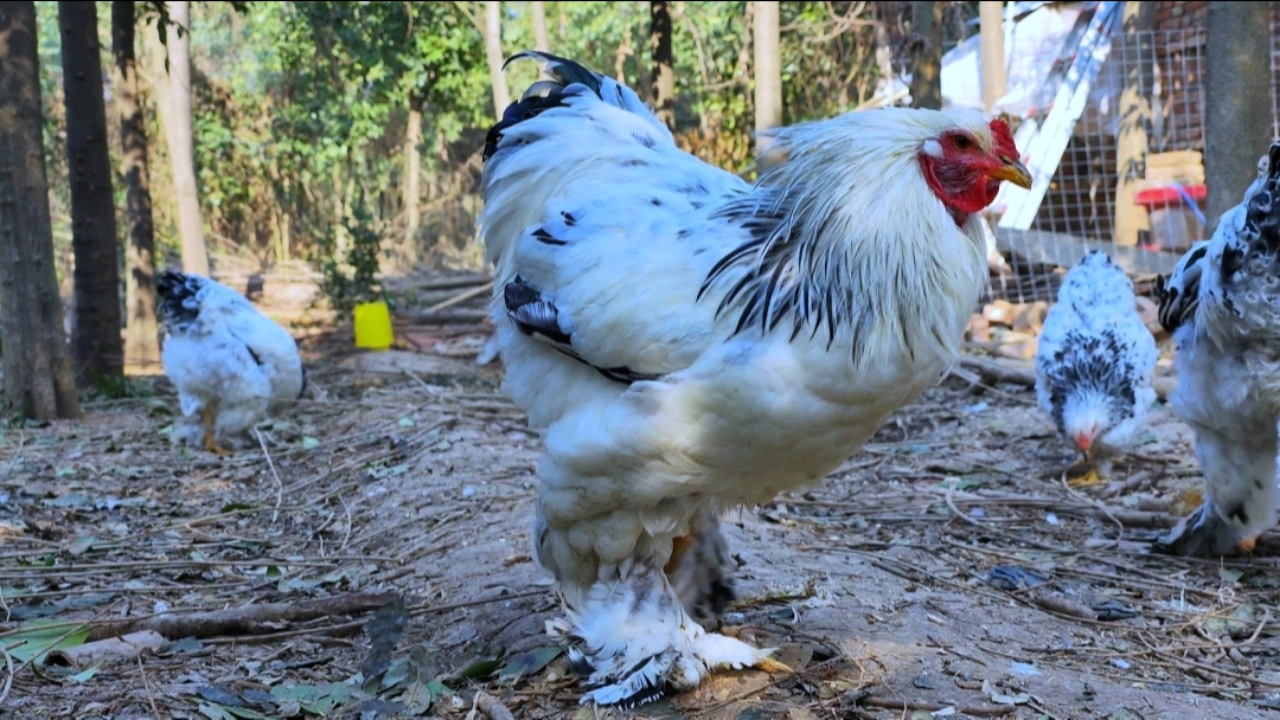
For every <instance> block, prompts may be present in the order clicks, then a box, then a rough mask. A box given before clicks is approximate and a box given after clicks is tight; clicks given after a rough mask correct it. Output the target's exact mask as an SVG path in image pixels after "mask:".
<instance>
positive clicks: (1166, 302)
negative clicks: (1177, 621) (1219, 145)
mask: <svg viewBox="0 0 1280 720" xmlns="http://www.w3.org/2000/svg"><path fill="white" fill-rule="evenodd" d="M1157 290H1158V293H1159V296H1160V322H1161V324H1162V325H1164V328H1165V329H1166V330H1168V331H1169V332H1170V333H1171V334H1172V335H1173V341H1174V366H1175V367H1176V368H1177V371H1178V384H1177V387H1176V389H1175V390H1174V392H1173V393H1172V395H1171V396H1170V407H1171V408H1172V409H1173V412H1174V414H1175V415H1177V416H1178V417H1179V418H1181V419H1182V420H1183V421H1184V422H1186V423H1187V424H1188V425H1189V426H1191V429H1192V431H1193V432H1194V433H1195V442H1196V458H1197V459H1199V461H1200V469H1201V470H1202V471H1203V472H1204V501H1203V504H1202V505H1201V506H1200V508H1199V509H1198V510H1196V511H1195V512H1194V513H1192V514H1191V515H1189V516H1187V517H1186V518H1184V519H1183V520H1182V522H1181V523H1179V525H1178V526H1177V527H1175V528H1174V529H1173V530H1172V531H1171V532H1170V533H1169V535H1168V536H1166V537H1164V538H1162V539H1161V540H1160V542H1158V543H1157V547H1158V548H1159V549H1161V550H1164V551H1166V552H1171V553H1175V554H1179V555H1194V556H1203V557H1215V556H1220V555H1225V554H1228V553H1231V552H1232V551H1235V550H1241V551H1245V552H1248V551H1250V550H1252V549H1253V545H1254V543H1255V541H1256V539H1257V536H1258V535H1259V534H1261V533H1262V532H1263V531H1264V530H1266V529H1268V528H1270V527H1272V526H1273V525H1275V522H1276V510H1277V504H1278V503H1280V490H1277V485H1276V470H1277V467H1276V455H1277V451H1278V450H1280V441H1278V440H1277V421H1280V143H1275V144H1273V145H1272V146H1271V150H1270V152H1269V157H1264V158H1263V159H1262V160H1260V161H1259V162H1258V179H1257V180H1255V181H1254V183H1253V184H1252V185H1251V186H1250V187H1249V190H1248V191H1247V192H1246V194H1245V199H1244V202H1242V203H1241V204H1240V205H1237V206H1236V207H1234V208H1232V209H1231V210H1228V211H1227V212H1225V213H1223V214H1222V217H1221V218H1219V220H1218V227H1217V229H1216V230H1215V231H1214V233H1213V237H1212V238H1211V239H1210V240H1209V241H1207V242H1199V243H1196V244H1195V245H1194V246H1193V247H1192V248H1191V249H1190V250H1189V251H1187V253H1186V254H1185V255H1183V257H1182V259H1181V260H1179V262H1178V265H1177V267H1176V268H1174V271H1173V273H1172V274H1171V275H1170V276H1169V279H1168V281H1165V280H1164V279H1163V278H1162V279H1161V280H1160V281H1159V284H1158V286H1157Z"/></svg>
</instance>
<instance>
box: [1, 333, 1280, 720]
mask: <svg viewBox="0 0 1280 720" xmlns="http://www.w3.org/2000/svg"><path fill="white" fill-rule="evenodd" d="M440 330H441V332H438V333H437V332H436V331H433V334H437V335H440V336H441V337H444V338H446V340H449V339H450V338H452V339H453V341H458V342H461V341H462V340H465V341H466V342H468V343H471V344H472V345H474V346H476V347H478V346H479V345H481V344H482V342H481V341H482V339H483V333H484V332H485V331H484V330H483V328H480V327H472V328H467V327H451V328H441V329H440ZM445 330H448V331H449V332H444V331H445ZM450 332H452V333H455V334H453V335H450V334H449V333H450ZM312 340H314V341H315V342H314V343H313V342H312ZM308 343H311V344H308ZM345 343H346V340H345V339H343V338H335V337H333V336H332V335H324V334H320V335H317V336H315V337H314V338H308V340H307V342H306V343H304V347H306V348H307V352H308V357H309V359H308V369H309V374H310V375H311V376H312V382H313V383H314V384H315V385H316V387H317V394H316V398H315V399H312V400H307V401H304V402H303V403H301V404H300V405H299V406H298V408H297V410H296V412H293V413H291V414H290V415H289V417H287V418H284V419H282V420H281V421H279V422H273V423H271V424H270V425H269V432H266V433H264V444H265V446H266V448H267V451H268V452H269V453H270V456H271V458H272V461H273V463H274V465H275V471H276V475H278V485H277V481H276V478H275V477H273V474H272V472H271V469H270V468H269V467H268V463H267V462H266V458H265V457H264V455H263V451H262V449H261V448H256V447H251V448H249V449H247V450H243V451H239V452H237V453H235V454H233V455H229V456H225V457H214V456H211V455H208V454H207V453H202V452H195V451H191V450H184V449H177V448H174V447H172V446H171V445H170V444H169V443H168V440H167V437H166V436H165V434H164V433H163V432H162V430H163V429H164V428H165V427H166V426H168V425H169V424H170V422H171V419H172V417H171V410H170V406H171V405H172V403H173V395H172V387H171V386H169V385H168V383H167V381H165V380H164V379H152V380H139V385H144V386H147V387H148V395H147V396H146V397H141V398H135V399H124V400H120V401H112V402H111V403H109V404H105V405H102V406H93V405H92V404H91V405H89V407H88V409H89V412H88V414H87V415H86V418H85V419H84V420H83V421H82V422H79V423H50V424H43V425H40V424H34V425H33V424H27V425H24V426H21V427H17V428H8V429H5V430H4V431H3V437H2V438H0V440H2V441H3V445H0V447H3V448H4V452H5V453H7V454H8V457H7V458H5V459H4V460H3V461H0V468H2V469H4V470H5V471H6V473H5V474H4V475H0V525H2V526H3V528H4V531H3V534H2V535H0V538H2V539H3V543H4V544H3V545H0V555H3V557H4V562H3V563H0V601H3V602H2V603H0V618H3V620H4V623H3V624H2V625H0V648H3V649H4V651H5V653H7V654H8V656H9V658H10V659H11V661H12V671H11V678H12V680H11V684H12V687H11V689H10V692H9V695H8V697H7V699H6V700H5V701H4V702H5V703H6V706H9V707H13V708H14V711H15V712H18V713H19V714H20V715H22V716H32V717H38V716H42V715H47V716H59V715H60V714H65V713H71V714H81V715H94V716H97V715H103V714H124V715H139V714H141V715H148V716H149V715H151V714H152V702H154V703H155V705H156V706H157V707H158V708H159V709H160V711H161V712H162V713H163V714H164V715H165V716H171V717H176V718H201V717H203V718H217V719H219V720H221V719H224V718H237V719H240V720H245V719H253V718H259V717H270V718H286V717H290V718H292V717H303V716H334V717H337V716H339V715H340V716H342V717H348V716H353V717H361V718H378V717H393V716H427V717H464V716H466V715H467V714H468V713H469V712H471V710H472V709H473V708H479V707H480V706H481V704H482V703H481V700H483V701H484V703H490V702H497V703H499V705H505V706H506V707H507V708H510V709H511V711H512V713H514V715H515V716H517V717H529V718H559V717H575V716H577V715H579V714H581V710H582V709H581V708H579V707H578V706H577V702H576V701H577V697H578V691H579V689H578V688H577V686H576V685H575V684H574V682H573V681H572V680H571V679H570V676H571V673H570V672H569V670H568V667H567V660H566V658H565V657H564V648H562V647H559V646H554V645H550V644H548V643H547V638H546V636H545V635H543V633H542V625H543V623H544V622H545V620H547V619H549V618H551V617H553V616H554V615H555V613H557V612H558V606H557V603H556V601H555V598H554V597H553V596H552V594H551V592H550V587H549V585H548V584H547V582H546V580H545V579H544V578H543V577H542V576H541V575H540V573H539V571H538V570H537V568H536V566H535V565H534V564H533V563H532V562H530V561H529V558H528V554H527V537H526V535H527V516H528V512H529V511H530V504H531V502H532V498H533V497H534V495H535V493H536V480H535V478H534V474H533V468H534V466H535V464H536V461H537V449H538V440H537V437H536V433H533V432H531V431H530V430H529V429H528V428H527V427H526V425H525V423H524V419H523V416H522V415H521V413H519V412H518V411H517V410H516V409H515V408H514V407H512V406H511V405H510V403H508V402H507V401H506V400H505V398H503V397H502V395H501V394H500V393H499V391H498V384H499V382H500V379H501V374H500V373H501V369H500V368H494V367H485V368H477V367H474V366H472V365H470V364H469V363H468V362H466V361H465V360H458V359H454V358H451V357H439V356H434V357H432V356H426V355H423V354H420V353H411V352H404V351H389V354H386V355H384V357H382V358H378V362H377V363H373V362H365V360H364V358H370V357H373V356H372V355H360V354H352V353H351V352H350V351H349V350H345V349H341V347H342V346H343V345H345ZM441 344H442V345H443V346H445V347H448V342H446V341H445V340H442V341H441ZM419 358H424V362H425V364H424V365H423V366H422V367H421V368H420V369H414V368H415V367H416V366H415V364H414V363H415V362H418V359H419ZM415 376H416V377H415ZM975 394H979V395H983V397H981V398H974V397H973V395H975ZM1033 401H1034V400H1033V397H1032V394H1031V393H1030V392H1028V391H1027V390H1025V389H1020V388H1017V387H1014V386H1010V385H1005V386H1002V387H1001V389H1000V391H999V392H992V393H985V392H984V391H983V389H982V388H981V387H971V386H970V385H968V384H967V383H960V382H956V381H948V382H947V383H944V385H943V386H942V387H940V388H937V389H934V390H931V391H929V392H927V393H926V394H925V395H924V396H922V397H921V398H920V399H919V400H918V401H917V402H916V403H915V404H914V405H913V406H912V407H911V408H908V409H906V410H904V411H903V412H900V413H898V414H896V415H895V416H894V417H893V418H892V419H891V421H890V423H889V424H888V425H886V427H885V428H884V429H883V430H882V431H881V432H880V433H878V434H877V436H876V437H875V438H873V440H872V442H871V443H869V445H868V446H867V448H866V450H865V452H863V453H860V454H859V455H857V456H855V457H854V458H853V459H851V460H850V461H849V463H847V464H846V465H845V466H844V467H843V468H842V469H841V470H839V471H837V472H836V473H835V474H834V475H833V476H832V478H831V479H829V480H828V481H827V482H826V483H825V484H824V485H822V486H820V487H818V488H815V489H813V490H810V491H805V492H799V493H792V494H789V495H786V496H783V497H781V498H779V499H778V500H777V501H775V502H773V503H770V504H768V505H765V506H764V507H762V508H759V509H758V510H757V511H754V512H745V513H742V514H739V515H737V516H735V517H732V518H731V520H730V522H729V523H727V524H726V531H727V533H728V535H729V540H730V543H731V546H732V549H733V553H734V555H735V557H736V559H737V560H738V564H739V570H738V577H737V579H738V593H739V599H738V600H737V601H736V602H735V603H734V604H733V605H732V606H731V607H730V608H729V609H728V612H727V613H726V615H725V618H726V627H725V628H724V629H723V631H724V632H726V633H728V634H733V635H737V636H741V637H747V638H748V639H751V640H752V641H753V642H758V643H760V644H762V645H767V646H784V647H786V648H793V649H794V650H788V652H801V653H804V654H805V656H806V657H810V658H812V660H806V661H804V662H796V663H795V664H794V665H793V667H795V668H797V673H796V674H794V675H784V676H777V677H774V676H765V675H763V674H759V673H751V672H746V673H741V674H736V675H735V674H731V675H727V676H724V677H720V676H714V677H713V678H712V680H711V681H709V682H708V683H706V684H704V686H703V687H702V688H699V689H698V690H697V691H694V692H693V693H687V694H684V695H681V696H676V697H674V698H667V699H664V700H662V701H660V702H658V703H655V704H653V705H651V706H646V707H645V708H642V709H641V711H640V712H641V714H648V715H650V716H654V717H664V716H688V717H726V718H734V717H739V716H740V715H742V714H743V713H747V712H748V711H750V712H754V713H757V714H761V716H769V717H773V716H776V714H774V713H776V712H782V713H791V714H790V715H789V717H808V715H803V714H797V713H801V712H802V711H803V712H804V713H810V714H812V715H814V716H817V717H824V716H842V717H875V718H891V717H892V718H898V717H902V716H904V715H905V716H908V717H916V716H919V717H924V716H925V715H922V714H921V713H924V714H927V715H928V716H930V717H946V716H951V715H956V716H976V717H996V716H1000V715H1001V714H1002V713H1003V714H1007V713H1017V716H1018V717H1024V716H1025V717H1042V716H1043V717H1078V716H1079V712H1080V711H1081V710H1080V709H1081V708H1094V709H1095V710H1096V711H1097V712H1096V714H1097V715H1098V716H1099V717H1102V716H1106V715H1107V714H1108V713H1110V714H1112V715H1113V716H1115V717H1120V716H1121V715H1123V714H1124V713H1125V712H1130V711H1128V710H1122V711H1116V710H1115V708H1138V707H1149V706H1150V705H1148V703H1154V704H1155V706H1156V707H1160V708H1164V711H1165V712H1166V714H1167V715H1169V716H1190V715H1188V714H1187V713H1191V715H1202V714H1203V713H1205V712H1210V710H1207V709H1206V708H1216V712H1218V713H1219V714H1222V715H1223V716H1227V715H1230V711H1229V710H1227V708H1238V709H1240V710H1241V711H1245V712H1256V711H1257V710H1248V711H1246V710H1245V708H1254V709H1262V708H1265V707H1269V706H1272V705H1275V704H1277V703H1276V701H1275V698H1276V697H1280V667H1278V666H1277V662H1276V660H1275V658H1276V657H1277V655H1280V634H1277V633H1276V632H1275V627H1274V623H1273V617H1272V613H1271V611H1270V610H1269V608H1273V607H1276V606H1277V602H1278V601H1280V583H1275V582H1273V579H1272V578H1271V577H1270V575H1271V574H1272V573H1270V572H1269V570H1270V569H1272V568H1273V566H1274V564H1275V561H1274V560H1273V558H1274V557H1275V555H1276V553H1275V550H1276V548H1277V547H1280V543H1276V542H1275V541H1274V539H1273V536H1272V535H1271V534H1267V535H1265V536H1264V537H1263V539H1262V540H1261V542H1260V543H1259V547H1258V550H1257V551H1256V554H1255V557H1254V558H1252V559H1243V560H1242V559H1230V560H1224V561H1221V562H1201V561H1195V560H1186V559H1179V558H1166V557H1162V556H1153V555H1151V554H1149V553H1147V552H1146V550H1145V547H1146V546H1145V543H1147V542H1148V541H1149V539H1150V538H1152V537H1154V536H1155V535H1156V534H1157V533H1159V532H1162V531H1163V530H1164V528H1167V527H1168V526H1169V525H1170V524H1171V523H1172V521H1173V518H1170V515H1169V512H1168V511H1169V508H1170V507H1171V502H1172V499H1173V498H1174V497H1175V496H1176V495H1177V494H1178V493H1181V492H1183V491H1185V490H1187V489H1188V488H1191V487H1194V486H1196V485H1197V484H1198V482H1199V472H1198V468H1197V466H1196V465H1195V462H1194V460H1193V459H1192V454H1191V452H1190V444H1189V440H1190V437H1189V433H1187V432H1186V431H1185V428H1182V427H1181V426H1179V425H1178V424H1177V423H1175V422H1172V421H1171V420H1170V419H1169V417H1168V413H1167V410H1162V409H1159V408H1158V409H1157V411H1156V412H1155V413H1154V416H1155V419H1154V420H1153V427H1152V428H1150V432H1149V436H1148V437H1147V438H1146V440H1147V441H1148V442H1147V443H1146V444H1145V445H1143V446H1142V447H1141V448H1140V449H1139V451H1138V452H1137V453H1135V454H1134V455H1133V456H1132V457H1129V458H1122V459H1121V460H1120V461H1119V462H1117V468H1116V470H1117V472H1116V475H1117V478H1118V481H1117V487H1116V488H1115V489H1114V491H1113V488H1103V489H1100V490H1098V489H1093V488H1085V489H1074V488H1068V487H1066V486H1065V485H1064V484H1063V482H1062V479H1061V475H1062V472H1063V470H1064V469H1065V468H1066V467H1068V466H1069V465H1070V464H1071V460H1072V459H1071V458H1070V456H1069V455H1070V454H1069V453H1068V452H1066V450H1065V448H1063V447H1062V446H1061V444H1060V443H1058V442H1057V440H1056V439H1055V438H1054V436H1053V434H1052V432H1050V431H1045V430H1043V429H1041V428H1038V427H1032V424H1033V422H1032V421H1030V420H1029V419H1028V418H1032V417H1034V413H1030V412H1029V411H1028V407H1029V405H1030V404H1031V403H1032V402H1033ZM975 408H980V411H977V410H975ZM265 428H268V426H267V425H264V429H265ZM1126 481H1131V482H1130V483H1126ZM1050 518H1051V519H1050ZM1010 568H1016V569H1017V570H1016V571H1011V570H1009V569H1010ZM1002 573H1003V574H1005V575H1009V574H1010V573H1012V575H1009V577H1008V578H1007V579H1008V580H1009V582H1007V583H1003V584H1001V583H999V582H997V583H992V582H990V581H989V580H988V578H990V577H996V578H999V577H1001V575H1002ZM1033 578H1034V579H1033ZM1037 593H1040V594H1041V595H1044V596H1045V597H1048V598H1049V600H1050V601H1046V600H1045V598H1044V597H1039V596H1038V595H1037ZM1053 598H1058V599H1059V600H1063V599H1065V600H1066V601H1070V603H1073V604H1072V605H1071V606H1070V607H1077V608H1084V609H1085V610H1086V611H1087V613H1088V614H1087V616H1086V615H1082V614H1080V613H1074V612H1072V611H1070V608H1069V607H1067V606H1065V605H1061V606H1060V605H1055V604H1054V603H1053V602H1052V600H1053ZM264 608H265V610H264ZM1108 613H1109V614H1108ZM144 630H150V631H154V632H160V633H161V635H162V636H163V637H164V638H165V640H166V642H165V644H164V645H163V646H162V647H160V648H159V649H156V650H155V651H154V652H152V651H145V652H141V653H139V655H138V657H137V659H136V662H134V663H133V664H132V665H130V664H127V663H125V664H115V663H110V662H104V663H101V664H94V665H92V666H90V667H87V668H84V669H80V668H76V667H71V666H61V665H50V664H48V663H47V662H46V661H47V658H48V657H49V656H50V654H51V653H52V651H54V650H65V649H68V648H75V647H81V646H84V645H85V644H86V643H89V642H93V641H95V640H101V639H109V638H108V637H100V636H109V637H116V636H118V635H120V634H126V633H127V632H140V631H144ZM73 670H74V671H75V672H72V671H73ZM920 678H927V681H920ZM1086 678H1087V681H1086ZM1086 691H1087V692H1086ZM481 693H484V694H483V695H481ZM1193 699H1194V701H1193ZM489 707H492V705H489ZM1117 712H1118V713H1120V715H1116V714H1115V713H1117ZM480 713H481V714H484V713H483V711H480ZM616 715H617V714H616V713H612V711H601V712H600V713H598V716H599V717H613V716H616Z"/></svg>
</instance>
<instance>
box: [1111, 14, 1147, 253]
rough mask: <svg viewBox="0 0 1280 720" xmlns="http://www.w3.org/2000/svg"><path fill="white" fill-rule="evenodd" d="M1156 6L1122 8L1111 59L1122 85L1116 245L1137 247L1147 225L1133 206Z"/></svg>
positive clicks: (1143, 144)
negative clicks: (1120, 72)
mask: <svg viewBox="0 0 1280 720" xmlns="http://www.w3.org/2000/svg"><path fill="white" fill-rule="evenodd" d="M1155 17H1156V6H1155V5H1154V4H1153V3H1149V2H1146V3H1144V2H1127V3H1125V4H1124V10H1123V21H1122V25H1121V32H1122V33H1123V34H1122V36H1121V37H1120V43H1119V48H1118V51H1119V52H1117V51H1116V50H1112V55H1111V56H1112V58H1114V59H1115V60H1118V61H1119V62H1120V67H1121V68H1122V69H1123V72H1124V86H1123V88H1122V89H1121V91H1120V105H1119V107H1118V108H1117V114H1118V115H1119V117H1120V127H1119V130H1118V131H1117V133H1116V194H1115V198H1116V200H1115V217H1114V219H1113V232H1114V234H1115V241H1116V243H1117V244H1120V245H1137V244H1138V233H1139V231H1141V230H1149V229H1150V228H1151V220H1150V218H1148V217H1147V212H1146V210H1144V209H1143V208H1142V207H1141V206H1139V205H1136V204H1134V202H1133V199H1134V196H1136V195H1137V194H1138V190H1139V185H1140V184H1141V182H1142V179H1143V178H1144V177H1145V176H1146V174H1147V129H1148V128H1150V127H1151V92H1152V90H1153V89H1154V88H1153V86H1154V84H1155V78H1154V76H1153V73H1152V69H1151V66H1152V64H1153V63H1154V62H1155V53H1154V50H1153V48H1152V31H1153V30H1154V29H1155Z"/></svg>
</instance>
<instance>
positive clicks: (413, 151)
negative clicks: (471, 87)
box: [402, 90, 423, 250]
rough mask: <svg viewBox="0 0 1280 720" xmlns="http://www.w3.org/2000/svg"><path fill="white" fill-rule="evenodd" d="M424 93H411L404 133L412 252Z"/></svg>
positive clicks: (407, 219) (408, 239) (407, 236)
mask: <svg viewBox="0 0 1280 720" xmlns="http://www.w3.org/2000/svg"><path fill="white" fill-rule="evenodd" d="M422 106H423V98H422V93H420V92H418V91H416V90H412V91H410V92H409V121H408V122H409V124H408V126H407V127H406V128H405V133H404V191H403V198H402V201H403V202H404V213H405V230H404V241H405V244H406V246H407V249H409V250H412V248H413V242H414V238H415V237H417V234H418V221H419V217H418V194H419V192H420V187H421V177H422V156H421V155H420V154H419V153H418V144H419V143H420V142H421V141H422Z"/></svg>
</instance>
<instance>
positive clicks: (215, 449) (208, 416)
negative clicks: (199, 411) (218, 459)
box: [203, 408, 231, 455]
mask: <svg viewBox="0 0 1280 720" xmlns="http://www.w3.org/2000/svg"><path fill="white" fill-rule="evenodd" d="M203 415H204V449H205V450H208V451H209V452H211V453H215V454H217V455H226V454H227V453H229V452H231V451H230V450H228V449H227V448H224V447H222V446H221V445H219V444H218V443H217V441H215V440H214V432H213V411H212V410H210V409H209V408H205V409H204V410H203Z"/></svg>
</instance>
